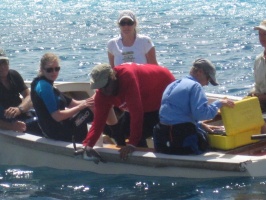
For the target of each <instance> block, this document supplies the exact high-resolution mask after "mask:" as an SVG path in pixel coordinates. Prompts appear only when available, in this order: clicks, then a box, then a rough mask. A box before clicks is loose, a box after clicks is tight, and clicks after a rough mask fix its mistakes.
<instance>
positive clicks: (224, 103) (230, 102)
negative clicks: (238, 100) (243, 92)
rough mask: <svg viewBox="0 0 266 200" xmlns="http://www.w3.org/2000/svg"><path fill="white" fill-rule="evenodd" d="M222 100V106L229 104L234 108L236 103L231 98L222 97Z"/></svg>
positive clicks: (228, 105)
mask: <svg viewBox="0 0 266 200" xmlns="http://www.w3.org/2000/svg"><path fill="white" fill-rule="evenodd" d="M220 101H221V103H222V106H227V107H230V108H233V107H234V106H235V103H234V102H233V101H232V100H230V99H227V98H225V99H222V100H220Z"/></svg>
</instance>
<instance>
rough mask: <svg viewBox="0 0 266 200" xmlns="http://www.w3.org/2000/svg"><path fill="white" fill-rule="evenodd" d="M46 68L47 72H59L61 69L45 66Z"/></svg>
mask: <svg viewBox="0 0 266 200" xmlns="http://www.w3.org/2000/svg"><path fill="white" fill-rule="evenodd" d="M44 70H45V71H46V72H47V73H52V72H54V71H55V72H59V71H60V67H49V68H44Z"/></svg>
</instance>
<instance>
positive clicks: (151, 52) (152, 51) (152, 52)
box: [146, 47, 158, 65]
mask: <svg viewBox="0 0 266 200" xmlns="http://www.w3.org/2000/svg"><path fill="white" fill-rule="evenodd" d="M146 58H147V63H149V64H154V65H158V63H157V59H156V52H155V47H152V48H151V49H150V50H149V52H148V53H147V54H146Z"/></svg>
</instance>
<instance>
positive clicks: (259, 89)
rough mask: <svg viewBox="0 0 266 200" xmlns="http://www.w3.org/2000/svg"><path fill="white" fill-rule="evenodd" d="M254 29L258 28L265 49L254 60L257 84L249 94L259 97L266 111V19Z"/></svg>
mask: <svg viewBox="0 0 266 200" xmlns="http://www.w3.org/2000/svg"><path fill="white" fill-rule="evenodd" d="M254 30H258V32H259V41H260V44H261V46H262V47H263V48H264V50H263V52H262V53H260V54H259V55H258V56H257V57H256V59H255V62H254V67H253V70H254V79H255V85H254V88H253V91H252V92H250V93H249V96H256V97H258V99H259V102H260V106H261V109H262V112H266V78H265V77H266V63H265V58H266V20H263V21H262V22H261V23H260V25H259V26H255V27H254Z"/></svg>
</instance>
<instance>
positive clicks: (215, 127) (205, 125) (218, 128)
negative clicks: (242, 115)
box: [201, 122, 225, 133]
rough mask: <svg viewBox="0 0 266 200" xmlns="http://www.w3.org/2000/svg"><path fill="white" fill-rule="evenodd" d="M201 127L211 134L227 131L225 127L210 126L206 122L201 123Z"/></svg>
mask: <svg viewBox="0 0 266 200" xmlns="http://www.w3.org/2000/svg"><path fill="white" fill-rule="evenodd" d="M201 127H202V128H203V129H204V130H205V131H206V132H209V133H212V132H215V131H225V128H224V126H214V125H209V124H206V123H204V122H202V123H201Z"/></svg>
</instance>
